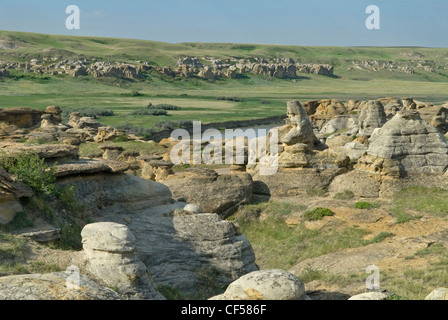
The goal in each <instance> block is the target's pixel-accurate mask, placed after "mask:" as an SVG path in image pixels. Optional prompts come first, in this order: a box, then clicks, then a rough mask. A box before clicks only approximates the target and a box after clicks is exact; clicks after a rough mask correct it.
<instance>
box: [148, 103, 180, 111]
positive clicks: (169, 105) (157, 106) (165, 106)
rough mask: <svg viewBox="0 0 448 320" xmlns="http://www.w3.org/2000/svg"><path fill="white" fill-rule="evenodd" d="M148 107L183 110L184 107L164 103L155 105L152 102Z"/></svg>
mask: <svg viewBox="0 0 448 320" xmlns="http://www.w3.org/2000/svg"><path fill="white" fill-rule="evenodd" d="M147 108H148V109H153V110H154V109H161V110H181V109H182V108H181V107H179V106H175V105H172V104H167V103H162V104H156V105H153V104H152V103H149V104H148V106H147Z"/></svg>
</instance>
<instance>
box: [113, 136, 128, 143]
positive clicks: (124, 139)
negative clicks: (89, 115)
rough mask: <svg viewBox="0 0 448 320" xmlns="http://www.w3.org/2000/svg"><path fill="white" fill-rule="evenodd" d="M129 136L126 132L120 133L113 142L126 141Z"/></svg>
mask: <svg viewBox="0 0 448 320" xmlns="http://www.w3.org/2000/svg"><path fill="white" fill-rule="evenodd" d="M128 141H129V138H128V135H127V134H122V135H120V136H118V137H116V138H115V139H114V142H128Z"/></svg>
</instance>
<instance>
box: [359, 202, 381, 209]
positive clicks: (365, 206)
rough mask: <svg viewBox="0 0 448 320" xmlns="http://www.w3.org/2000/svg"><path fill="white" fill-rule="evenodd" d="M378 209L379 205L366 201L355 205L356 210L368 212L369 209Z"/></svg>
mask: <svg viewBox="0 0 448 320" xmlns="http://www.w3.org/2000/svg"><path fill="white" fill-rule="evenodd" d="M378 207H379V204H376V203H370V202H365V201H360V202H356V203H355V208H356V209H361V210H366V209H367V210H368V209H373V208H378Z"/></svg>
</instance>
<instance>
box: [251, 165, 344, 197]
mask: <svg viewBox="0 0 448 320" xmlns="http://www.w3.org/2000/svg"><path fill="white" fill-rule="evenodd" d="M344 172H346V170H344V169H327V170H319V169H316V168H291V169H286V168H285V169H284V168H281V169H279V170H278V172H277V173H276V174H274V175H259V174H255V175H254V176H253V180H254V191H253V193H254V195H263V196H278V197H286V196H294V195H301V194H306V191H307V190H309V189H327V188H328V186H329V185H330V183H331V182H332V181H333V179H334V178H335V177H337V176H338V175H340V174H342V173H344Z"/></svg>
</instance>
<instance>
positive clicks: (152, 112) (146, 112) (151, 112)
mask: <svg viewBox="0 0 448 320" xmlns="http://www.w3.org/2000/svg"><path fill="white" fill-rule="evenodd" d="M167 114H168V111H166V110H163V109H138V110H135V111H132V113H131V115H133V116H166V115H167Z"/></svg>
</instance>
